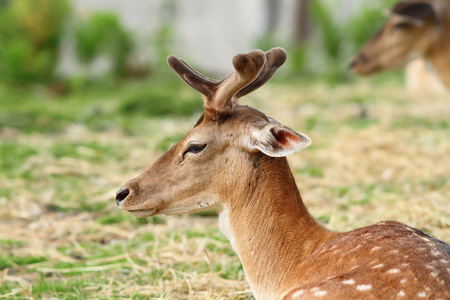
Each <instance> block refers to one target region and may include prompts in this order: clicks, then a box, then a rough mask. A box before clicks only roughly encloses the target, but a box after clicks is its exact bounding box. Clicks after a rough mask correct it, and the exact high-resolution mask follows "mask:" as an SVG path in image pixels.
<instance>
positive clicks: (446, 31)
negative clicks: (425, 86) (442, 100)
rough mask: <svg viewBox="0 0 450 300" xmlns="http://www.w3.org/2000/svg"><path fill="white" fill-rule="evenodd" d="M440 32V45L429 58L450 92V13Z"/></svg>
mask: <svg viewBox="0 0 450 300" xmlns="http://www.w3.org/2000/svg"><path fill="white" fill-rule="evenodd" d="M440 30H442V32H441V36H440V38H439V40H438V43H436V44H435V45H434V47H432V48H431V51H430V52H429V55H428V57H427V58H428V61H429V62H430V64H431V65H432V67H433V70H434V71H435V72H436V74H437V75H438V77H439V79H440V80H441V82H442V84H443V85H444V86H445V87H446V88H447V90H450V12H447V13H446V14H444V16H443V25H442V27H441V29H440Z"/></svg>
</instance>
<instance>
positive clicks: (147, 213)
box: [127, 209, 156, 218]
mask: <svg viewBox="0 0 450 300" xmlns="http://www.w3.org/2000/svg"><path fill="white" fill-rule="evenodd" d="M127 211H128V212H129V213H130V214H132V215H133V216H135V217H138V218H148V217H153V216H154V215H156V210H154V209H137V210H127Z"/></svg>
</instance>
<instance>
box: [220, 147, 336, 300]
mask: <svg viewBox="0 0 450 300" xmlns="http://www.w3.org/2000/svg"><path fill="white" fill-rule="evenodd" d="M241 167H242V166H241ZM252 168H253V172H251V175H250V176H249V177H247V178H245V177H244V178H240V180H239V183H237V184H235V185H234V186H233V187H232V188H231V189H230V190H232V192H231V193H230V194H229V195H228V197H229V198H228V199H229V201H228V202H227V203H226V204H225V205H224V207H223V211H222V212H221V213H220V216H219V226H220V229H221V231H222V232H223V233H224V235H225V236H226V237H227V238H228V239H229V240H230V242H231V244H232V247H233V248H234V250H235V251H236V253H237V254H238V256H239V258H240V260H241V262H242V264H243V267H244V271H245V273H246V276H247V279H248V281H249V283H250V286H251V288H252V291H253V293H254V294H255V296H256V299H275V296H276V293H277V289H278V288H279V287H280V285H281V282H283V280H284V279H285V278H286V277H287V276H288V275H290V273H292V272H293V270H294V268H295V266H298V264H299V263H300V262H301V261H303V260H304V259H305V258H306V257H308V256H309V255H310V254H311V253H312V252H313V251H314V250H316V249H317V248H319V247H320V246H321V245H322V244H324V243H325V242H326V241H328V240H330V239H331V238H332V237H334V236H335V235H336V233H333V232H331V231H328V230H327V229H325V228H323V227H322V226H321V225H320V224H318V223H317V222H316V221H315V220H314V219H313V217H312V216H311V215H310V214H309V212H308V211H307V209H306V207H305V205H304V203H303V201H302V199H301V196H300V193H299V191H298V188H297V185H296V183H295V180H294V177H293V175H292V173H291V171H290V168H289V165H288V162H287V160H286V158H284V157H283V158H269V157H267V156H264V155H261V157H260V159H259V160H258V161H254V162H253V166H252ZM294 262H295V263H294Z"/></svg>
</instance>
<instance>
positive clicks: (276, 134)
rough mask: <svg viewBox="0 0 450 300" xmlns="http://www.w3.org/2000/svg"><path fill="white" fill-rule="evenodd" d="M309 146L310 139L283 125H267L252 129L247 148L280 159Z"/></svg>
mask: <svg viewBox="0 0 450 300" xmlns="http://www.w3.org/2000/svg"><path fill="white" fill-rule="evenodd" d="M309 145H311V139H310V138H309V137H308V136H306V135H305V134H303V133H300V132H297V131H295V130H293V129H291V128H289V127H287V126H284V125H283V124H281V123H280V124H274V123H269V124H267V125H265V126H264V127H263V128H257V127H254V128H253V129H252V132H251V134H250V140H249V147H250V149H251V150H259V151H261V152H262V153H264V154H266V155H268V156H272V157H281V156H287V155H289V154H292V153H294V152H296V151H299V150H302V149H304V148H306V147H308V146H309Z"/></svg>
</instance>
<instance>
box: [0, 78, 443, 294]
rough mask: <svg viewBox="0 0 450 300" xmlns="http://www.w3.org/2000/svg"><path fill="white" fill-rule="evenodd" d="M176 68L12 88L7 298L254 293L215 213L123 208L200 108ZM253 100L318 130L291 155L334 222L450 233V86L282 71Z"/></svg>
mask: <svg viewBox="0 0 450 300" xmlns="http://www.w3.org/2000/svg"><path fill="white" fill-rule="evenodd" d="M173 81H174V82H175V83H174V85H167V84H165V83H159V82H156V83H152V82H150V83H149V82H141V83H124V84H123V86H121V87H120V88H111V89H105V90H103V91H100V92H97V91H88V92H85V93H81V92H80V93H77V94H75V95H69V96H65V97H62V98H58V97H54V96H52V95H48V94H47V93H46V92H45V91H43V90H41V89H40V88H39V87H38V88H36V87H30V89H31V91H17V90H13V89H11V88H5V87H3V88H0V90H1V93H0V95H2V96H0V98H1V99H0V204H1V205H2V209H1V210H0V249H1V251H0V299H149V298H150V299H251V298H252V296H251V293H250V291H249V286H248V284H247V283H246V281H245V276H244V273H243V270H242V266H241V264H240V262H239V260H238V258H237V256H236V255H235V254H234V252H233V250H232V248H231V246H230V245H229V243H228V242H227V241H226V239H225V238H224V236H223V235H222V234H221V233H220V232H219V230H218V226H217V220H216V218H215V216H214V215H215V214H214V212H207V213H205V214H195V215H192V216H176V217H155V218H149V219H137V218H134V217H132V216H131V215H129V214H127V213H124V212H122V211H118V210H117V208H116V207H115V203H114V194H115V191H116V190H117V189H118V188H119V187H120V186H121V185H122V184H123V183H124V182H125V181H126V180H129V179H130V178H132V177H133V176H135V175H137V174H138V173H140V172H141V171H142V170H143V169H144V168H146V167H147V166H148V165H149V164H150V163H151V162H152V161H154V160H155V159H156V158H157V157H159V156H160V155H161V154H162V153H163V152H164V151H165V150H166V149H167V148H168V147H170V145H171V144H172V143H173V142H175V141H176V140H177V139H178V137H179V136H182V135H183V133H185V132H187V131H188V130H189V129H190V128H191V127H192V126H193V124H194V123H195V121H196V119H197V118H198V115H199V110H201V100H200V96H198V95H197V94H196V93H195V92H193V91H191V90H190V89H189V88H188V87H184V86H183V85H179V84H178V79H177V78H175V77H173ZM167 89H168V90H169V91H166V92H163V91H164V90H167ZM241 102H242V103H246V104H250V105H252V106H254V107H255V108H257V109H260V110H262V111H264V112H266V113H267V114H269V115H270V116H272V117H275V118H277V119H279V120H280V121H282V122H283V123H285V124H287V125H289V126H291V127H293V128H295V129H298V130H300V131H302V132H304V133H306V134H308V135H309V136H310V137H311V138H312V140H313V145H312V146H311V147H310V148H308V149H306V150H304V151H302V152H301V153H298V154H295V155H293V156H291V157H290V164H291V167H292V169H293V172H294V175H295V177H296V179H297V182H298V184H299V187H300V189H301V192H302V195H303V198H304V200H305V202H306V204H307V206H308V207H309V209H310V211H311V213H312V214H313V215H314V216H315V217H316V218H317V219H319V220H320V221H321V222H322V223H324V224H325V225H326V226H327V227H329V228H331V229H335V230H350V229H353V228H356V227H360V226H365V225H369V224H372V223H375V222H377V221H380V220H385V219H395V220H399V221H402V222H405V223H408V224H410V225H412V226H415V227H417V228H419V229H421V230H424V231H425V232H427V233H430V234H432V235H433V236H436V237H438V238H440V239H442V240H444V241H446V242H447V243H448V242H450V211H449V210H448V201H449V199H450V183H449V182H448V177H449V174H450V140H449V139H448V137H449V127H450V103H449V99H448V98H445V97H441V96H418V95H408V94H407V93H406V92H405V91H404V88H403V87H402V86H401V85H398V84H394V83H389V82H383V83H377V84H375V83H374V82H373V81H369V80H361V81H354V82H349V83H347V84H343V85H335V86H329V85H326V84H323V83H321V82H308V84H303V83H302V82H290V83H280V82H272V83H269V84H268V85H266V86H265V87H263V88H261V89H260V90H258V91H256V92H255V93H253V94H251V95H249V96H247V97H245V98H243V99H241Z"/></svg>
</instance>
